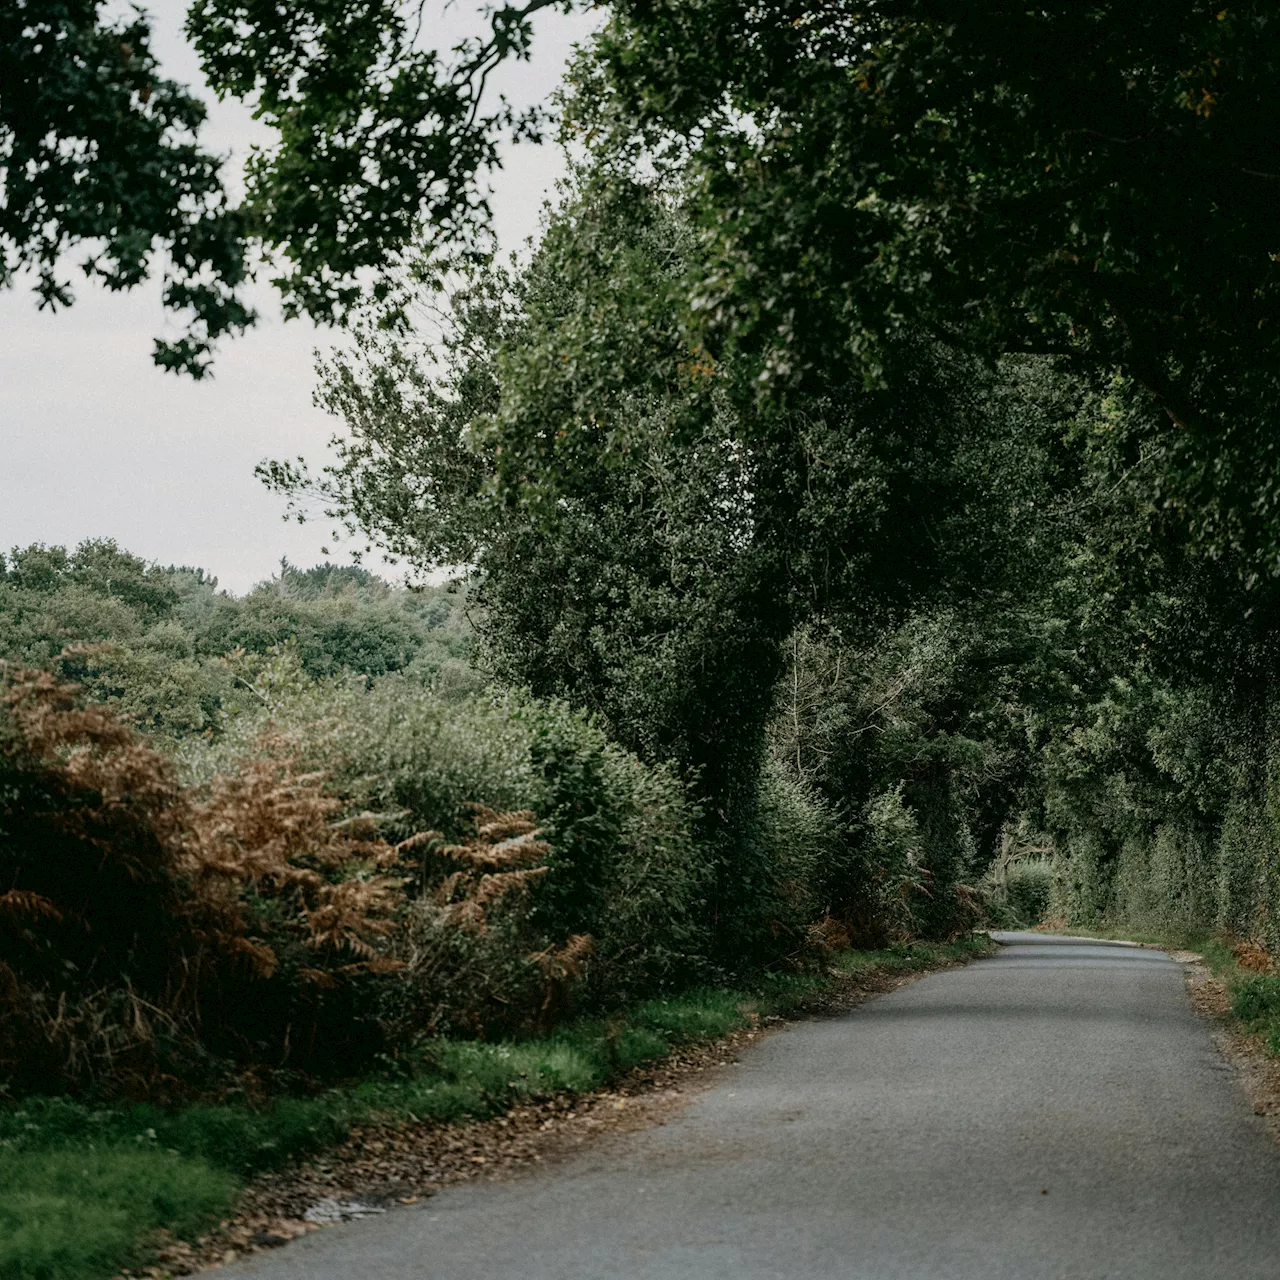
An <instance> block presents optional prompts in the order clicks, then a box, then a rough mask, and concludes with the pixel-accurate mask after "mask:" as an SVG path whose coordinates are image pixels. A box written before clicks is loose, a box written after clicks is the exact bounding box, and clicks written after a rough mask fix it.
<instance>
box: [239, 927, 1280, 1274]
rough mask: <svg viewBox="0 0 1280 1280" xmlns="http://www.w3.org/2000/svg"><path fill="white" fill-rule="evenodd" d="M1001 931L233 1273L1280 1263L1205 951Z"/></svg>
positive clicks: (1275, 1214) (1262, 1170) (1278, 1196)
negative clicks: (560, 1136) (504, 1178)
mask: <svg viewBox="0 0 1280 1280" xmlns="http://www.w3.org/2000/svg"><path fill="white" fill-rule="evenodd" d="M1001 936H1002V937H1003V938H1004V939H1006V940H1007V941H1008V943H1009V945H1007V946H1006V947H1005V948H1004V949H1002V951H1001V952H1000V954H999V955H998V956H995V957H992V958H990V959H986V960H981V961H978V962H977V963H974V964H972V965H970V966H968V967H967V968H963V969H958V970H953V971H950V972H946V973H940V974H935V975H933V976H931V977H929V978H925V979H923V980H922V981H920V982H917V983H914V984H912V985H910V986H907V987H903V988H902V989H900V990H898V991H895V992H893V993H892V994H890V995H887V996H884V997H882V998H880V999H878V1000H875V1001H872V1002H871V1003H869V1004H866V1005H864V1006H862V1007H861V1008H859V1009H857V1010H855V1011H854V1012H853V1013H851V1014H849V1015H847V1016H845V1017H841V1018H837V1019H832V1020H824V1021H813V1022H805V1023H801V1024H798V1025H796V1026H793V1027H791V1028H790V1029H788V1030H786V1031H785V1032H782V1033H780V1034H778V1035H775V1036H773V1037H771V1038H769V1039H766V1040H765V1041H763V1042H762V1043H761V1044H759V1045H757V1046H756V1047H754V1048H752V1049H751V1050H749V1051H748V1052H747V1053H746V1054H745V1055H744V1058H743V1061H742V1063H741V1065H739V1066H737V1067H735V1068H732V1069H730V1071H729V1072H728V1074H727V1078H726V1079H725V1081H724V1082H723V1083H720V1084H718V1085H717V1086H716V1087H714V1088H713V1089H711V1090H709V1091H708V1092H706V1093H705V1094H703V1095H701V1096H700V1097H699V1098H698V1099H697V1101H695V1102H694V1103H693V1104H692V1105H691V1106H689V1107H687V1108H685V1109H684V1110H683V1111H681V1112H679V1113H677V1114H676V1115H675V1116H673V1117H672V1118H671V1120H670V1121H669V1122H668V1123H667V1124H665V1125H663V1126H661V1127H660V1128H656V1129H652V1130H649V1131H648V1132H643V1133H632V1134H625V1135H615V1136H613V1137H607V1138H605V1139H603V1140H601V1141H600V1142H598V1143H595V1144H591V1145H590V1146H589V1147H588V1148H587V1149H586V1150H585V1151H584V1152H583V1153H582V1154H581V1155H577V1156H574V1157H573V1158H571V1159H570V1161H569V1162H568V1163H566V1164H560V1165H557V1166H555V1167H552V1168H548V1169H543V1170H539V1171H536V1172H533V1173H529V1174H523V1175H519V1176H517V1177H516V1178H514V1179H513V1180H512V1181H509V1182H506V1183H470V1184H463V1185H459V1186H457V1187H454V1188H452V1189H449V1190H446V1191H444V1192H442V1193H441V1194H440V1195H438V1196H435V1197H433V1198H432V1199H431V1200H429V1201H427V1202H425V1203H423V1204H422V1205H418V1206H414V1207H412V1208H408V1209H401V1210H397V1211H395V1212H393V1213H389V1214H387V1215H385V1216H383V1217H379V1218H369V1219H365V1220H362V1221H357V1222H350V1223H347V1224H344V1225H342V1226H337V1227H332V1228H329V1229H327V1230H325V1231H320V1232H315V1233H314V1234H312V1235H310V1236H307V1237H305V1238H304V1239H302V1240H300V1241H298V1242H296V1243H294V1244H292V1245H290V1246H289V1247H288V1248H285V1249H281V1250H280V1251H279V1252H278V1253H272V1254H265V1255H259V1256H258V1257H257V1258H254V1259H249V1260H246V1261H244V1262H242V1263H239V1264H236V1265H235V1266H232V1267H229V1268H227V1269H225V1270H224V1271H223V1272H222V1275H223V1276H224V1277H225V1278H226V1280H231V1278H232V1277H237V1278H238V1277H244V1278H246V1280H248V1278H249V1277H254V1278H256V1280H304V1278H305V1280H410V1278H412V1280H516V1278H517V1277H518V1278H519V1280H553V1278H554V1280H596V1278H600V1280H603V1278H604V1277H610V1278H612V1277H617V1278H618V1280H624V1278H625V1280H677V1278H679V1280H695V1278H696V1280H765V1278H766V1277H768V1278H769V1280H810V1278H813V1280H817V1278H818V1277H823V1278H826V1277H842V1278H845V1277H847V1278H849V1280H943V1278H946V1280H953V1278H954V1280H1004V1278H1006V1277H1007V1278H1008V1280H1041V1278H1044V1280H1049V1278H1052V1280H1067V1278H1070V1280H1077V1278H1079V1280H1100V1278H1101V1277H1115V1278H1116V1280H1147V1278H1148V1277H1149V1278H1150V1280H1182V1278H1183V1277H1185V1278H1186V1280H1211V1278H1215V1277H1230V1280H1249V1278H1252V1277H1258V1278H1259V1280H1262V1278H1263V1277H1265V1278H1266V1280H1277V1277H1280V1150H1277V1148H1276V1146H1275V1144H1274V1143H1273V1141H1272V1139H1271V1138H1270V1136H1269V1134H1268V1133H1267V1132H1266V1130H1265V1128H1264V1124H1263V1122H1262V1121H1261V1120H1259V1119H1258V1118H1257V1117H1255V1116H1254V1114H1253V1111H1252V1108H1251V1107H1250V1106H1249V1104H1248V1102H1247V1101H1246V1099H1245V1096H1244V1093H1243V1091H1242V1090H1241V1088H1240V1086H1239V1084H1238V1083H1237V1081H1236V1080H1235V1079H1234V1076H1233V1071H1232V1069H1231V1068H1230V1067H1228V1066H1227V1065H1226V1064H1224V1063H1223V1062H1222V1060H1221V1059H1220V1058H1219V1057H1218V1055H1217V1052H1216V1050H1215V1049H1214V1047H1213V1045H1212V1042H1211V1040H1210V1036H1209V1032H1208V1029H1207V1028H1206V1026H1205V1024H1204V1023H1203V1022H1201V1021H1200V1020H1199V1019H1198V1018H1197V1017H1196V1015H1195V1014H1194V1013H1193V1012H1192V1010H1191V1008H1190V1006H1189V1004H1188V1002H1187V998H1186V995H1185V992H1184V989H1183V982H1182V976H1181V971H1180V969H1179V967H1178V966H1177V965H1176V964H1174V963H1173V962H1172V961H1171V960H1169V959H1168V958H1167V957H1165V956H1164V955H1163V954H1162V953H1159V952H1153V951H1147V950H1138V949H1134V948H1127V947H1123V946H1116V945H1108V944H1105V943H1085V942H1082V941H1073V940H1069V939H1051V938H1045V937H1040V936H1038V935H1018V934H1009V935H1001Z"/></svg>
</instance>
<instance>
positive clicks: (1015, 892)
mask: <svg viewBox="0 0 1280 1280" xmlns="http://www.w3.org/2000/svg"><path fill="white" fill-rule="evenodd" d="M1005 895H1006V899H1007V901H1008V904H1009V907H1010V908H1011V909H1012V911H1013V913H1014V915H1015V916H1016V917H1017V918H1018V920H1019V921H1021V922H1022V923H1024V924H1038V923H1039V922H1040V920H1042V919H1043V918H1044V916H1045V914H1046V913H1047V912H1048V910H1049V903H1050V900H1051V899H1052V897H1053V868H1052V866H1051V865H1050V864H1049V862H1048V861H1047V860H1045V859H1043V858H1033V859H1029V860H1028V861H1026V862H1015V863H1014V864H1013V866H1011V867H1010V868H1009V870H1008V872H1007V873H1006V876H1005Z"/></svg>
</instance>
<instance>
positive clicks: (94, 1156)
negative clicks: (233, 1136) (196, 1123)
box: [0, 1143, 239, 1280]
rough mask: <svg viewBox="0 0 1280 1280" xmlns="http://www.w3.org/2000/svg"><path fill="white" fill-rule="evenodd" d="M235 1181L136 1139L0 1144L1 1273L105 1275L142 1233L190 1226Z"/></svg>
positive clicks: (215, 1206)
mask: <svg viewBox="0 0 1280 1280" xmlns="http://www.w3.org/2000/svg"><path fill="white" fill-rule="evenodd" d="M238 1188H239V1181H238V1179H237V1178H236V1177H235V1176H234V1175H233V1174H230V1173H228V1172H226V1171H225V1170H221V1169H215V1168H214V1167H213V1166H212V1165H210V1164H208V1163H207V1162H206V1161H203V1160H191V1159H184V1158H183V1157H182V1156H178V1155H174V1154H173V1153H171V1152H168V1151H164V1150H159V1149H155V1148H154V1147H144V1146H141V1145H139V1144H137V1143H134V1144H131V1145H127V1146H126V1145H116V1144H112V1145H103V1146H88V1145H85V1144H75V1145H69V1146H61V1147H54V1148H50V1149H46V1150H38V1151H33V1150H26V1151H23V1150H17V1149H11V1150H3V1151H0V1278H3V1280H84V1278H85V1277H97V1276H109V1275H112V1274H114V1273H115V1272H116V1271H117V1270H118V1269H119V1268H120V1267H121V1266H123V1265H125V1264H126V1263H128V1262H129V1261H130V1260H131V1259H132V1258H134V1256H135V1255H136V1252H137V1249H138V1246H139V1242H140V1241H142V1240H144V1239H145V1237H146V1235H147V1234H148V1232H151V1231H154V1230H155V1229H156V1228H157V1227H168V1228H169V1229H170V1230H171V1231H173V1232H175V1233H176V1234H179V1235H184V1234H190V1233H193V1232H195V1231H197V1230H199V1229H200V1228H201V1227H202V1226H204V1225H206V1224H207V1223H209V1222H211V1221H213V1220H215V1219H216V1218H217V1217H218V1216H219V1215H221V1214H223V1213H225V1212H226V1211H227V1210H228V1209H229V1208H230V1206H231V1204H232V1202H233V1200H234V1199H235V1194H236V1192H237V1190H238Z"/></svg>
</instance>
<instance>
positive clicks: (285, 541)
mask: <svg viewBox="0 0 1280 1280" xmlns="http://www.w3.org/2000/svg"><path fill="white" fill-rule="evenodd" d="M146 7H147V8H148V9H149V11H150V12H151V14H152V17H153V24H154V32H155V43H154V48H155V50H156V52H157V54H158V55H159V56H160V59H161V62H162V66H163V69H164V71H165V73H166V74H168V75H170V76H172V77H173V78H174V79H178V80H181V81H184V82H186V83H188V84H200V85H202V84H203V82H202V80H201V78H200V76H199V70H198V67H197V64H196V61H195V57H194V54H193V53H192V52H191V50H190V49H188V48H187V47H186V45H185V44H184V43H183V40H182V34H181V26H182V18H183V14H184V12H185V8H186V6H185V4H184V3H183V2H182V0H152V3H150V4H149V5H147V6H146ZM429 7H430V8H434V9H435V10H436V11H437V13H440V12H441V11H442V10H444V8H445V6H442V5H441V4H440V3H439V0H429ZM476 8H478V4H476V3H475V0H458V3H457V5H456V6H454V7H453V8H452V9H450V10H449V11H447V12H444V14H443V23H444V24H446V25H442V27H441V28H440V29H441V30H442V31H444V32H445V34H443V35H441V36H440V37H438V43H441V44H449V43H452V40H453V39H454V38H455V35H456V32H457V30H458V27H459V23H460V22H461V21H465V20H467V19H468V17H469V14H470V13H473V12H474V10H475V9H476ZM596 21H597V19H596V18H595V17H594V16H593V15H591V14H589V13H588V14H575V15H573V16H571V17H570V16H566V15H563V14H560V13H558V12H554V11H549V12H545V13H543V14H540V15H538V25H537V27H536V28H535V30H536V34H537V38H536V40H535V42H534V57H533V60H532V61H531V62H530V63H528V64H512V65H510V66H509V67H506V68H504V69H503V71H502V73H501V80H500V81H499V80H498V78H497V77H495V84H497V87H498V88H499V89H500V90H501V91H502V92H505V93H506V94H507V96H508V97H509V98H511V99H512V100H514V101H517V102H520V103H522V104H523V103H528V102H534V101H542V100H544V99H545V98H546V97H547V96H548V95H549V94H550V92H551V90H552V89H553V88H554V87H555V84H556V82H557V81H558V79H559V77H560V74H561V70H562V68H563V65H564V61H565V58H566V57H567V56H568V54H569V52H570V49H571V46H572V44H573V42H574V41H575V40H580V39H582V38H583V37H584V36H585V35H586V34H587V33H588V32H589V31H590V29H591V28H592V27H593V25H594V24H595V22H596ZM209 96H210V95H207V94H206V97H209ZM210 124H211V126H212V127H211V128H210V129H209V130H208V132H207V134H206V135H205V136H206V141H207V143H208V145H211V146H213V147H215V148H216V149H218V150H219V151H230V152H231V153H232V156H233V160H232V166H231V167H232V168H233V169H238V167H239V166H238V163H237V159H236V158H237V157H239V156H242V155H243V154H244V151H245V149H246V148H247V146H248V143H249V142H250V141H251V140H252V138H253V136H254V131H255V128H256V126H255V125H254V123H253V121H252V120H251V119H250V118H249V116H248V113H247V112H246V111H245V110H244V109H243V108H241V107H239V106H238V105H235V104H231V105H218V104H213V106H212V108H211V120H210ZM561 172H562V166H561V161H560V157H559V155H558V153H557V152H556V150H555V149H554V147H550V146H544V147H532V146H527V145H526V146H522V147H519V148H512V149H509V151H508V153H507V156H506V161H505V168H504V170H503V171H502V172H500V173H499V174H497V175H495V180H494V181H495V198H494V211H495V216H496V220H497V226H498V233H499V236H500V238H501V241H502V243H503V246H504V247H505V248H508V249H510V248H516V247H518V246H519V245H520V244H522V243H523V241H524V240H525V238H526V237H528V236H530V235H533V234H534V233H535V232H536V230H537V227H538V218H539V213H540V209H541V206H542V203H543V199H544V196H546V195H547V194H549V193H550V191H551V188H552V186H553V184H554V182H555V180H556V179H557V178H558V177H559V176H560V174H561ZM69 274H70V273H69ZM78 275H79V273H78V271H77V272H76V273H75V275H74V276H73V277H72V278H73V279H75V276H78ZM76 297H77V300H76V304H75V305H74V306H73V307H71V308H70V309H69V310H65V311H60V312H59V313H58V314H57V315H51V314H49V313H48V312H47V311H46V312H37V310H36V306H35V300H34V297H33V295H32V294H31V292H30V290H29V289H25V288H24V287H23V286H22V284H21V282H20V283H19V284H18V286H17V287H16V288H14V289H11V290H7V291H0V549H6V550H7V549H8V548H9V547H11V546H26V545H28V544H29V543H32V542H45V543H49V544H53V543H63V544H65V545H67V546H73V545H75V544H76V543H78V542H79V541H80V540H81V539H83V538H88V537H112V538H115V539H116V541H117V542H119V543H120V545H121V546H122V547H125V548H127V549H128V550H130V551H133V552H134V553H135V554H138V555H141V556H144V557H146V558H147V559H152V560H157V561H159V562H161V563H163V564H191V565H199V566H201V567H203V568H205V569H208V570H209V571H211V572H212V573H214V574H216V575H217V577H218V579H219V582H220V584H221V585H222V586H224V587H228V588H230V589H231V590H233V591H237V592H242V591H244V590H246V589H247V588H248V587H250V586H251V585H252V584H253V583H254V582H257V581H259V580H261V579H262V578H265V577H267V576H268V575H269V574H270V573H272V572H273V570H274V569H275V568H276V567H277V565H278V563H279V560H280V557H281V556H282V555H287V556H288V557H289V559H290V560H292V561H293V562H294V563H297V564H301V565H304V566H306V565H310V564H314V563H316V562H317V561H319V560H320V559H321V558H322V557H321V555H320V548H321V547H322V546H325V545H328V546H330V547H331V548H332V550H333V552H334V558H335V559H341V558H345V557H344V556H343V554H342V551H341V548H340V547H337V546H334V545H333V544H332V542H331V540H330V538H329V536H328V535H329V526H328V525H327V524H326V523H323V522H322V523H309V524H306V525H302V526H299V525H296V524H286V523H284V522H283V521H282V519H281V515H282V512H283V502H282V500H281V499H279V498H277V497H275V496H273V495H271V494H270V493H268V492H267V491H266V490H265V489H264V488H263V487H262V485H261V484H260V483H259V482H258V481H257V480H256V479H255V478H254V475H253V468H254V466H255V465H256V464H257V463H258V462H259V461H261V460H262V459H263V458H291V457H295V456H297V455H299V454H302V455H304V456H306V457H307V458H308V459H309V460H311V461H312V463H313V466H314V465H315V463H317V462H321V461H323V459H324V455H325V445H326V444H327V442H328V440H329V437H330V436H331V435H332V434H333V430H334V427H335V425H336V424H335V423H334V421H333V420H332V419H330V418H328V417H326V415H325V414H323V413H322V412H321V411H320V410H319V409H317V408H315V407H314V406H313V405H312V403H311V393H312V388H313V386H314V382H315V379H314V375H313V372H312V352H313V349H314V348H315V347H316V346H317V345H319V346H321V347H324V346H326V345H329V344H332V343H333V342H334V341H335V340H336V339H335V335H333V334H332V333H331V332H328V331H324V330H316V329H315V328H314V327H313V326H312V325H311V324H310V323H309V322H307V321H291V322H290V323H288V324H285V323H284V322H283V321H282V319H281V318H280V313H279V308H278V307H277V306H276V305H275V303H274V296H273V295H272V294H271V293H270V291H269V290H268V289H266V288H262V289H260V290H259V291H258V293H257V294H255V295H254V299H253V300H254V304H255V306H257V308H258V310H259V311H260V313H261V319H260V320H259V322H258V324H257V326H256V327H255V328H253V329H251V330H250V331H249V332H248V333H247V334H246V335H245V336H244V337H241V338H237V339H232V340H228V341H226V342H224V343H223V344H222V345H221V347H220V348H219V350H218V353H217V357H216V362H215V365H214V376H213V377H212V378H211V379H210V378H208V377H206V378H205V379H204V380H203V381H201V382H193V381H192V380H191V379H189V378H181V377H176V376H175V375H173V374H166V373H162V372H161V371H160V370H159V369H157V368H156V367H155V366H154V365H153V364H152V363H151V340H152V338H153V337H155V336H156V335H157V334H160V333H162V332H165V331H166V321H165V318H164V313H163V309H162V308H161V307H160V304H159V290H158V288H156V287H154V286H152V285H146V286H142V287H140V288H139V289H137V290H134V291H133V292H131V293H127V294H110V293H107V292H106V291H104V290H102V289H99V288H93V287H90V286H89V285H88V284H87V282H84V281H83V280H77V282H76ZM169 328H172V326H171V325H170V326H169ZM369 563H370V565H371V567H375V568H376V567H377V565H376V563H374V562H369Z"/></svg>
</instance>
